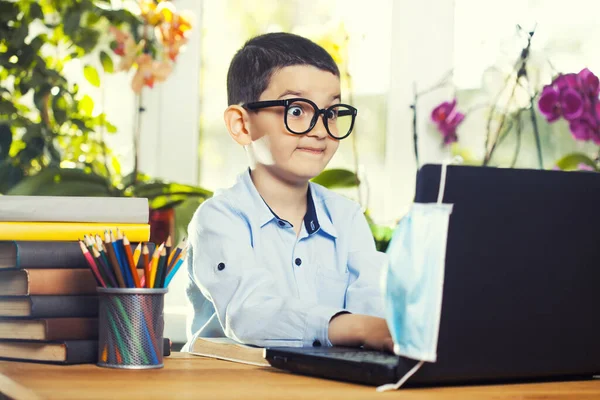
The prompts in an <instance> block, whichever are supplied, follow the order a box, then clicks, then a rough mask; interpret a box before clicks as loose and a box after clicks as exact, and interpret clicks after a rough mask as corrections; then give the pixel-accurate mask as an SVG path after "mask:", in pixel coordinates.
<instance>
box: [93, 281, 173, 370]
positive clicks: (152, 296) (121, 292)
mask: <svg viewBox="0 0 600 400" xmlns="http://www.w3.org/2000/svg"><path fill="white" fill-rule="evenodd" d="M97 290H98V295H99V298H100V304H99V306H100V310H99V315H98V326H99V329H100V332H99V335H98V364H97V365H98V366H101V367H110V368H127V369H148V368H162V367H163V328H164V318H163V305H164V296H165V293H167V289H118V288H98V289H97Z"/></svg>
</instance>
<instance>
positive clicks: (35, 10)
mask: <svg viewBox="0 0 600 400" xmlns="http://www.w3.org/2000/svg"><path fill="white" fill-rule="evenodd" d="M29 17H30V18H32V19H36V18H38V19H44V12H43V11H42V7H40V5H39V4H38V3H31V4H30V5H29Z"/></svg>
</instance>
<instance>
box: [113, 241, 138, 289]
mask: <svg viewBox="0 0 600 400" xmlns="http://www.w3.org/2000/svg"><path fill="white" fill-rule="evenodd" d="M110 241H111V244H112V247H113V250H114V252H115V258H116V259H117V262H118V263H119V269H120V270H121V274H122V275H123V280H124V281H125V286H126V287H128V288H131V287H133V279H132V277H131V274H130V273H129V268H127V264H126V263H124V260H123V256H124V254H123V251H122V250H121V248H120V246H119V244H118V241H116V240H115V237H114V235H113V233H112V232H111V233H110Z"/></svg>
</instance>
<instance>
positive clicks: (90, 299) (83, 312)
mask: <svg viewBox="0 0 600 400" xmlns="http://www.w3.org/2000/svg"><path fill="white" fill-rule="evenodd" d="M30 301H31V315H30V317H31V318H60V317H72V318H74V317H96V316H98V296H31V297H30Z"/></svg>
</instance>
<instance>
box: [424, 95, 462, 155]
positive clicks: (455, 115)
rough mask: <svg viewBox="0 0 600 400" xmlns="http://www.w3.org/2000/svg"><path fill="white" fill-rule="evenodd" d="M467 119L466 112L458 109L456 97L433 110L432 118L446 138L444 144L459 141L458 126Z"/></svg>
mask: <svg viewBox="0 0 600 400" xmlns="http://www.w3.org/2000/svg"><path fill="white" fill-rule="evenodd" d="M464 119H465V114H463V113H461V112H459V111H458V110H457V109H456V99H453V100H452V102H448V101H445V102H443V103H442V104H440V105H438V106H437V107H436V108H434V109H433V111H432V112H431V120H432V121H433V122H434V123H435V124H436V125H437V128H438V130H439V131H440V132H441V133H442V136H443V138H444V145H446V146H447V145H449V144H451V143H454V142H457V141H458V136H457V135H456V128H458V125H460V124H461V122H463V120H464Z"/></svg>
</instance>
